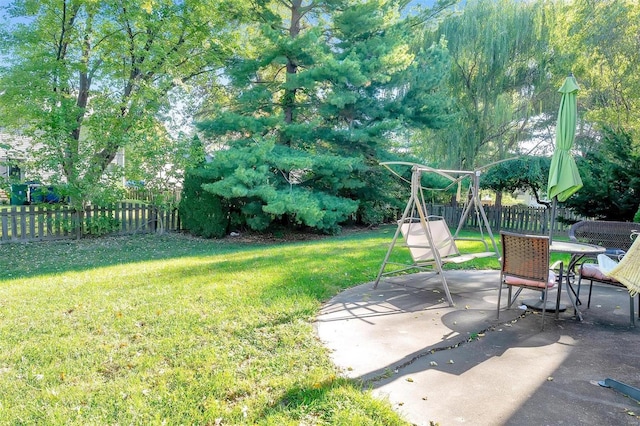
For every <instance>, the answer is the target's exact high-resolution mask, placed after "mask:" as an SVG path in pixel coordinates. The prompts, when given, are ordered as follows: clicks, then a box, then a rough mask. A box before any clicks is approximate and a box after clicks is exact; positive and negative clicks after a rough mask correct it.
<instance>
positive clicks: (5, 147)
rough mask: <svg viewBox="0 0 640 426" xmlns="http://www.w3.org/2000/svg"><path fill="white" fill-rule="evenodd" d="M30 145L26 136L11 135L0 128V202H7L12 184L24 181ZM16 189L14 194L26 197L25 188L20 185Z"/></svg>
mask: <svg viewBox="0 0 640 426" xmlns="http://www.w3.org/2000/svg"><path fill="white" fill-rule="evenodd" d="M31 145H32V141H31V139H30V138H28V137H27V136H22V135H13V134H9V133H6V132H3V131H1V130H0V203H7V202H9V200H10V198H11V185H12V184H15V183H19V182H23V181H24V179H25V171H26V170H27V167H26V160H27V155H28V151H29V148H30V147H31ZM16 191H17V192H18V193H17V194H15V195H16V196H17V197H18V198H22V197H25V199H26V190H24V189H23V188H22V187H20V188H17V189H16ZM23 191H24V192H23ZM11 201H14V199H11ZM18 204H21V203H18Z"/></svg>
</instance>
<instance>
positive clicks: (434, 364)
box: [429, 361, 438, 367]
mask: <svg viewBox="0 0 640 426" xmlns="http://www.w3.org/2000/svg"><path fill="white" fill-rule="evenodd" d="M429 365H431V366H434V367H435V366H436V365H438V363H437V362H435V361H431V362H430V363H429Z"/></svg>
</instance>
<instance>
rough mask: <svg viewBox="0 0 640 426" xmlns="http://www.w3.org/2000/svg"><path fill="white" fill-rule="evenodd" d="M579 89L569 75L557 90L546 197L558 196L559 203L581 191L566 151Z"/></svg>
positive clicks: (571, 136) (573, 127)
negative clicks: (554, 128) (557, 99)
mask: <svg viewBox="0 0 640 426" xmlns="http://www.w3.org/2000/svg"><path fill="white" fill-rule="evenodd" d="M579 89H580V88H579V87H578V83H577V82H576V79H575V78H574V77H573V75H570V76H569V77H567V78H566V79H565V80H564V84H563V85H562V87H560V89H559V90H558V92H560V93H562V98H561V99H560V109H559V111H558V124H557V125H556V148H555V151H554V152H553V157H552V158H551V168H550V169H549V183H548V187H547V192H548V195H549V198H554V197H558V198H557V199H558V201H566V200H567V198H569V197H570V196H571V195H573V194H574V193H575V192H576V191H578V190H579V189H580V188H582V179H581V178H580V173H579V172H578V166H576V162H575V160H574V159H573V157H572V156H571V153H570V152H569V150H570V149H571V146H572V145H573V141H574V140H575V138H576V121H577V116H578V90H579Z"/></svg>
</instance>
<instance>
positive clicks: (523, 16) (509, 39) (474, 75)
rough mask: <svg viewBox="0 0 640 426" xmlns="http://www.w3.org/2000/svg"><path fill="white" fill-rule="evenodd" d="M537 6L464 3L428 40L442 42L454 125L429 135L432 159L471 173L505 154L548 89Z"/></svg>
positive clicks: (546, 53) (545, 52) (545, 39)
mask: <svg viewBox="0 0 640 426" xmlns="http://www.w3.org/2000/svg"><path fill="white" fill-rule="evenodd" d="M541 5H542V3H541V2H513V1H509V0H499V1H469V2H467V3H466V6H465V7H464V10H463V12H462V13H460V14H455V15H452V16H450V17H448V18H447V19H446V20H444V22H442V24H441V25H440V26H439V27H438V29H437V31H436V32H435V33H434V34H433V35H428V37H427V41H426V42H427V43H433V42H438V41H440V40H442V39H444V40H445V41H446V46H447V48H448V51H449V54H450V58H451V69H450V73H449V89H450V91H451V93H452V95H453V97H454V106H453V111H454V112H455V121H454V123H453V124H452V125H450V126H447V127H445V128H443V129H442V130H439V131H435V132H431V134H430V136H431V138H430V140H429V141H427V142H426V143H427V144H428V146H429V149H427V150H423V152H425V153H427V154H429V157H428V158H427V159H428V160H429V161H438V162H439V164H441V165H442V166H445V167H448V168H462V169H463V170H469V169H473V168H474V167H477V166H480V165H484V164H486V163H488V162H490V161H495V160H500V159H504V158H506V157H508V155H507V153H508V152H509V151H513V150H514V148H516V147H517V143H518V141H519V140H520V139H521V138H522V135H521V132H522V130H523V129H524V128H525V125H526V124H527V122H528V120H529V119H530V117H531V115H532V110H531V108H532V106H534V105H535V106H537V105H538V104H539V103H540V101H541V99H542V98H543V96H544V95H545V93H547V90H548V87H549V77H548V71H547V70H548V67H549V63H550V60H551V58H550V56H549V55H550V52H551V51H550V50H549V49H548V48H547V45H548V34H547V33H545V31H544V30H542V31H541V30H540V28H543V29H544V26H543V25H540V24H541V22H540V16H541V15H542V16H544V15H543V14H541V13H540V7H541Z"/></svg>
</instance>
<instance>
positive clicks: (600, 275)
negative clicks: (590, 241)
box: [578, 231, 640, 326]
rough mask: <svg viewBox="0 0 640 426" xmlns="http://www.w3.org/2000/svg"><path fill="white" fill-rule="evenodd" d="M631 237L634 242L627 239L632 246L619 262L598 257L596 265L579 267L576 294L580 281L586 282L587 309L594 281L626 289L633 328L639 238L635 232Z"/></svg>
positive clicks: (639, 285)
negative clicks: (587, 283)
mask: <svg viewBox="0 0 640 426" xmlns="http://www.w3.org/2000/svg"><path fill="white" fill-rule="evenodd" d="M633 235H636V238H635V241H634V240H632V239H631V238H629V237H627V238H629V241H631V242H632V244H631V247H630V248H629V249H628V251H627V253H626V254H624V256H622V257H621V259H620V262H615V261H612V260H611V259H610V258H609V257H607V256H606V255H599V256H598V263H597V264H594V263H588V262H585V263H583V264H582V265H580V268H579V273H580V275H579V278H578V294H580V286H581V285H582V280H588V281H589V298H588V300H587V308H589V307H590V306H591V291H592V289H593V282H594V281H596V282H599V283H602V284H607V285H612V286H615V287H624V288H626V289H627V290H629V316H630V321H631V325H633V326H635V324H636V321H635V319H636V318H635V312H634V307H633V299H634V298H635V296H636V295H637V294H638V293H639V292H640V238H638V237H637V231H636V232H634V233H633V234H632V236H633ZM638 316H639V317H640V298H639V299H638Z"/></svg>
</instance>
